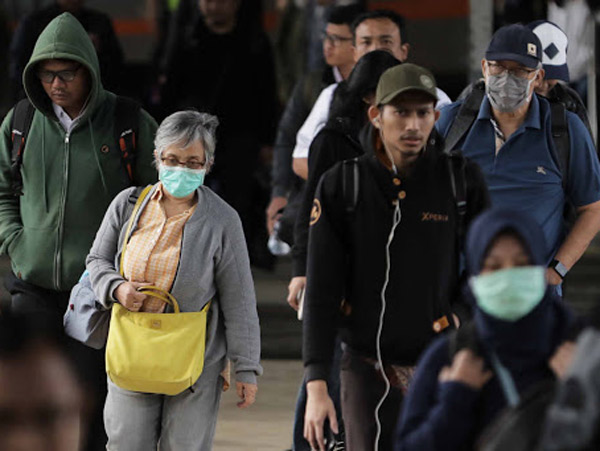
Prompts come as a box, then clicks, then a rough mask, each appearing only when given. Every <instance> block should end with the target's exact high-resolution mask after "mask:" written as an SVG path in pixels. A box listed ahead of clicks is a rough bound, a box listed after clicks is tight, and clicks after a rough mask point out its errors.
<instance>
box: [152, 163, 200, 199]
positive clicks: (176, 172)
mask: <svg viewBox="0 0 600 451" xmlns="http://www.w3.org/2000/svg"><path fill="white" fill-rule="evenodd" d="M205 175H206V169H188V168H182V167H179V166H175V167H171V166H165V165H164V164H160V165H158V178H159V180H160V181H161V182H162V184H163V186H164V187H165V189H166V190H167V191H168V192H169V193H170V194H172V195H173V196H175V197H186V196H189V195H190V194H192V193H193V192H194V191H196V189H197V188H198V187H199V186H201V185H202V184H203V183H204V176H205Z"/></svg>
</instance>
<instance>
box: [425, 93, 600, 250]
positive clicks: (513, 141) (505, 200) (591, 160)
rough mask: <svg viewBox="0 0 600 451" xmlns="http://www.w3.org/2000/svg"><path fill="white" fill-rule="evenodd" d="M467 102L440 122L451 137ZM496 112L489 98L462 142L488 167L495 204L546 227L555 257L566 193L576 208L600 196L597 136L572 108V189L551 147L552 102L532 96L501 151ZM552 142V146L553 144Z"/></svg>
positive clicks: (443, 113) (446, 110)
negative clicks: (593, 136)
mask: <svg viewBox="0 0 600 451" xmlns="http://www.w3.org/2000/svg"><path fill="white" fill-rule="evenodd" d="M461 104H462V102H455V103H453V104H451V105H448V106H447V107H445V108H443V109H442V111H441V116H440V119H439V120H438V122H437V124H436V128H437V129H438V131H439V132H440V133H441V134H442V135H443V136H444V137H446V136H447V134H448V131H449V129H450V126H451V124H452V122H453V121H454V118H455V116H456V114H457V113H458V109H459V108H460V105H461ZM491 118H492V110H491V107H490V102H489V100H488V99H487V96H484V99H483V101H482V102H481V107H480V108H479V114H478V116H477V118H476V119H475V122H474V123H473V126H472V127H471V129H470V130H469V132H468V133H466V134H465V136H464V137H463V138H462V139H461V141H459V142H458V144H457V145H456V148H457V149H461V150H462V151H463V153H464V154H465V156H467V157H469V158H470V159H471V160H472V161H474V162H476V163H477V164H478V165H479V166H480V167H481V170H482V171H483V174H484V176H485V179H486V182H487V184H488V188H489V191H490V196H491V199H492V204H493V205H494V206H502V207H507V208H511V209H514V210H518V211H523V212H526V213H528V214H530V215H532V216H533V217H534V218H535V219H536V220H537V221H538V223H539V224H540V225H541V227H542V229H543V230H544V235H545V237H546V242H547V244H548V255H547V259H548V261H550V260H551V259H552V258H553V257H554V255H555V254H556V252H557V251H558V248H559V247H560V245H561V244H562V242H563V240H564V237H565V227H564V221H563V209H564V205H565V201H566V199H567V197H568V198H569V199H570V200H571V202H572V203H573V204H574V205H575V206H576V207H581V206H584V205H588V204H591V203H593V202H596V201H598V200H600V164H599V163H598V157H597V156H596V151H595V148H594V144H593V142H592V138H591V137H590V134H589V133H588V131H587V129H586V128H585V125H583V122H581V120H580V119H579V118H578V117H577V115H575V114H573V113H571V112H567V123H568V127H569V139H570V141H571V152H570V159H569V175H568V179H567V189H566V192H564V190H563V187H562V174H561V172H560V169H559V166H558V163H557V162H556V161H555V157H554V155H556V153H553V151H552V150H551V149H553V148H554V141H553V140H552V136H551V119H550V104H549V103H548V101H547V100H546V99H543V98H539V97H538V96H537V95H534V96H533V99H532V101H531V104H530V107H529V111H528V113H527V117H526V119H525V122H523V124H522V125H521V127H519V129H518V130H517V131H516V132H514V133H513V134H512V135H511V136H510V137H509V138H508V140H507V141H506V142H505V143H504V145H503V146H502V147H501V148H500V150H499V151H498V153H497V154H496V143H495V134H494V126H493V125H492V122H491V120H490V119H491ZM551 146H552V147H551Z"/></svg>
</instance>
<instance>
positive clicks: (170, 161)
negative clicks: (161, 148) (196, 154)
mask: <svg viewBox="0 0 600 451" xmlns="http://www.w3.org/2000/svg"><path fill="white" fill-rule="evenodd" d="M160 161H162V162H163V163H164V164H165V166H169V167H172V168H174V167H175V166H185V167H186V168H188V169H202V168H204V166H205V165H206V161H198V160H188V161H179V160H178V159H177V158H175V157H162V158H161V159H160Z"/></svg>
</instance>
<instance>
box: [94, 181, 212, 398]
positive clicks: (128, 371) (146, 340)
mask: <svg viewBox="0 0 600 451" xmlns="http://www.w3.org/2000/svg"><path fill="white" fill-rule="evenodd" d="M150 188H152V186H148V187H146V188H145V189H144V191H142V193H141V194H140V196H139V198H138V200H137V202H136V205H135V207H134V209H133V212H132V213H131V217H130V219H129V222H128V225H127V229H126V232H125V238H124V240H125V241H124V243H123V250H122V252H121V262H120V272H121V275H123V262H124V255H125V251H126V247H127V241H128V240H129V238H130V237H131V233H132V230H133V224H134V223H135V220H136V216H137V213H138V211H139V210H140V208H141V205H142V202H143V200H144V198H145V197H146V196H147V195H148V192H149V191H150ZM139 291H141V292H145V293H148V294H149V295H151V296H155V297H158V298H159V299H161V300H163V301H165V302H166V303H168V304H171V305H172V306H173V309H174V313H146V312H131V311H129V310H127V309H126V308H125V307H123V306H122V305H121V304H120V303H115V304H114V305H113V307H112V312H111V322H110V328H109V332H108V340H107V344H106V372H107V374H108V376H109V377H110V379H111V380H112V381H113V382H114V383H115V384H116V385H118V386H119V387H121V388H123V389H126V390H130V391H136V392H142V393H158V394H164V395H170V396H174V395H177V394H179V393H181V392H183V391H184V390H186V389H188V388H190V389H191V387H192V385H193V384H194V383H195V382H196V381H197V380H198V378H199V377H200V375H201V374H202V370H203V368H204V352H205V346H206V322H207V316H208V311H209V308H210V305H211V303H210V302H208V303H207V304H206V305H205V306H204V308H202V310H201V311H199V312H181V311H180V309H179V304H178V302H177V300H176V299H175V297H174V296H173V295H172V294H170V293H168V292H166V291H164V290H162V289H160V288H158V287H156V286H147V287H143V288H140V290H139Z"/></svg>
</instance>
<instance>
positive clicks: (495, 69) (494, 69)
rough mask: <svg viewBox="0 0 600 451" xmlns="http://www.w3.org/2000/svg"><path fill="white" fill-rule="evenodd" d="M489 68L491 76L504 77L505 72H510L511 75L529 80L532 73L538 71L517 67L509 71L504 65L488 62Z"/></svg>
mask: <svg viewBox="0 0 600 451" xmlns="http://www.w3.org/2000/svg"><path fill="white" fill-rule="evenodd" d="M487 67H488V69H489V71H490V74H491V75H502V74H503V73H504V72H506V71H508V72H509V73H510V74H512V75H514V76H515V77H519V78H529V75H531V73H533V72H536V71H537V69H525V68H524V67H515V68H514V69H509V68H508V67H505V66H503V65H502V64H498V63H492V62H490V61H488V62H487Z"/></svg>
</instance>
